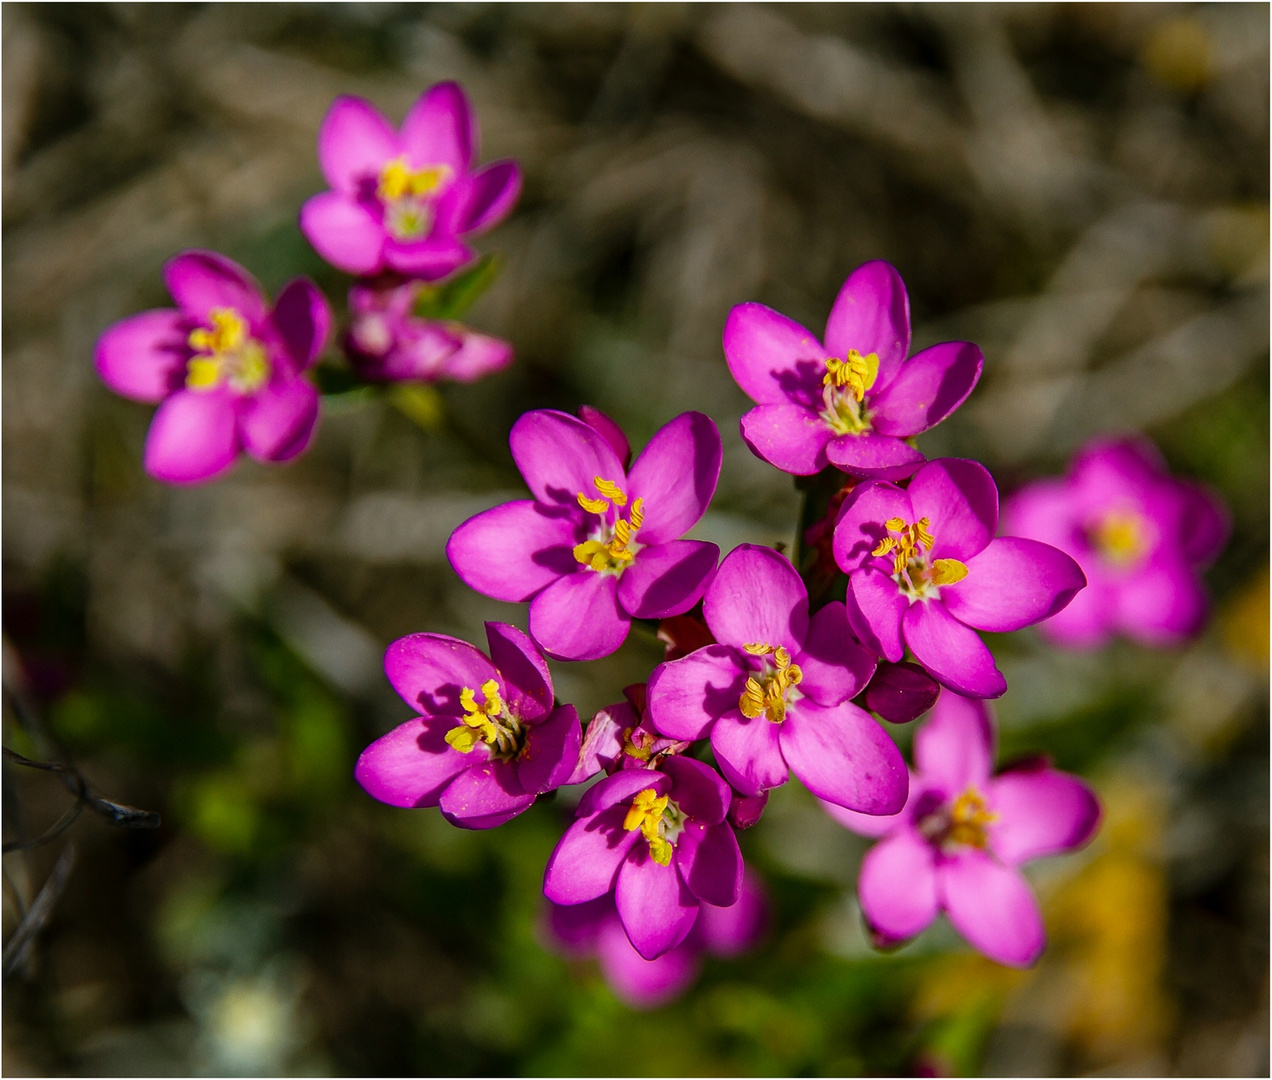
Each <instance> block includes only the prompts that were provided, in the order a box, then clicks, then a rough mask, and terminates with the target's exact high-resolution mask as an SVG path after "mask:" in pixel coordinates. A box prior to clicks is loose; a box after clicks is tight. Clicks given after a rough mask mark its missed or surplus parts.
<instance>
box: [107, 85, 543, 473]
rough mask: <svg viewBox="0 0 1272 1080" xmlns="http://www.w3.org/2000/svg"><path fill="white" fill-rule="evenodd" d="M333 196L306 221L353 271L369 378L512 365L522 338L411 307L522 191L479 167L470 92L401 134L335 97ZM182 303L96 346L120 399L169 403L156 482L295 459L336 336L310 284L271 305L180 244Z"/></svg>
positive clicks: (320, 243) (448, 98)
mask: <svg viewBox="0 0 1272 1080" xmlns="http://www.w3.org/2000/svg"><path fill="white" fill-rule="evenodd" d="M318 156H319V160H320V163H321V165H322V170H323V175H324V176H325V177H326V179H327V182H328V183H329V184H330V185H331V188H332V190H331V191H328V192H325V193H323V194H321V195H315V196H314V197H313V198H312V199H310V200H309V201H308V202H307V203H306V204H305V206H304V208H303V210H302V211H301V215H300V226H301V230H302V231H303V232H304V234H305V236H306V238H307V239H308V240H309V242H310V243H311V244H312V245H313V246H314V248H315V249H316V250H317V251H318V253H319V254H320V255H322V256H323V258H325V259H326V260H327V261H328V262H330V263H331V264H332V265H333V266H335V267H337V268H338V269H340V270H344V271H347V272H348V273H351V274H355V275H358V277H359V280H358V281H356V282H355V283H354V284H353V286H352V287H351V289H350V291H349V308H350V311H351V323H350V326H349V328H348V330H347V331H346V332H345V333H344V334H343V335H342V344H343V346H344V353H345V357H346V360H347V361H348V363H349V365H350V366H351V367H352V368H353V371H354V373H355V375H356V376H357V377H359V378H361V379H363V380H365V381H368V382H386V381H392V382H398V381H412V382H436V381H437V380H439V379H450V380H455V381H459V382H471V381H473V380H474V379H479V378H481V377H483V376H485V375H488V374H491V373H493V372H496V371H499V370H500V369H502V368H504V367H507V366H508V364H510V363H511V362H512V346H511V345H509V344H508V343H507V342H505V341H500V340H499V339H497V338H492V337H488V336H486V335H483V334H477V333H474V332H473V331H471V330H468V329H467V328H466V327H464V326H461V325H460V324H458V323H456V322H453V321H450V320H446V319H436V318H426V317H424V316H421V315H419V314H417V313H416V308H417V305H418V301H419V299H420V296H421V291H422V290H424V289H427V288H430V287H432V286H431V283H434V282H438V281H439V280H441V279H443V278H446V277H448V276H449V275H452V274H456V273H457V272H459V271H462V270H463V269H464V268H465V267H466V266H468V265H469V264H471V263H472V262H473V260H474V259H475V258H476V253H475V252H474V251H473V249H472V248H471V247H469V246H468V244H467V242H466V241H467V238H468V237H470V236H476V235H478V234H480V233H483V232H485V231H486V230H488V229H490V228H492V227H493V226H494V225H496V224H497V223H498V222H499V221H501V220H502V219H503V218H504V217H506V216H507V215H508V214H509V213H510V212H511V210H512V208H513V206H514V204H515V203H516V201H517V196H518V195H519V194H520V191H521V173H520V170H519V169H518V167H517V165H516V163H515V162H511V161H501V162H495V163H494V164H492V165H488V166H486V167H485V168H481V169H475V168H474V167H473V161H474V159H475V158H476V156H477V122H476V119H475V118H474V116H473V115H472V111H471V109H470V108H469V105H468V100H467V98H466V97H465V96H464V92H463V91H462V90H461V89H460V88H459V87H458V86H457V85H456V84H455V83H439V84H438V85H436V86H434V87H432V88H431V89H430V90H428V91H427V92H426V93H424V94H422V95H421V96H420V98H419V100H418V101H417V102H416V103H415V105H414V106H412V108H411V110H410V112H409V113H408V114H407V116H406V119H405V120H404V121H403V124H402V128H401V130H400V131H395V130H394V129H393V128H392V126H391V125H390V124H389V122H388V121H387V120H385V118H384V117H383V116H382V115H380V113H379V112H377V111H376V109H375V108H374V107H373V106H372V105H371V104H370V103H368V102H366V101H363V100H362V99H361V98H353V97H341V98H337V99H336V101H335V102H333V103H332V106H331V109H330V110H329V111H328V113H327V117H326V119H325V120H324V121H323V125H322V131H321V133H320V135H319V139H318ZM164 281H165V284H166V285H167V287H168V291H169V293H170V294H171V295H172V298H173V300H174V301H176V304H177V306H176V308H175V309H169V308H164V309H160V310H155V311H146V312H142V313H141V314H139V315H134V316H132V317H131V318H129V319H125V320H124V321H122V322H119V323H116V324H115V325H114V326H112V327H110V328H109V329H108V330H107V331H106V332H105V333H104V334H103V335H102V336H101V338H100V340H99V341H98V343H97V352H96V363H97V371H98V374H99V375H100V376H101V378H102V381H103V382H105V383H106V385H107V386H109V387H110V388H111V389H112V390H114V391H115V392H116V393H117V394H121V395H122V396H124V397H127V398H131V399H133V400H134V401H141V402H145V403H148V404H157V405H159V408H158V410H157V411H156V412H155V416H154V420H153V421H152V423H151V427H150V433H149V435H148V436H147V439H146V447H145V455H144V458H145V467H146V471H147V472H148V473H150V475H151V476H153V477H154V478H155V479H156V480H161V481H163V482H165V483H170V484H197V483H202V482H204V481H207V480H211V479H214V478H215V477H217V476H220V475H221V474H222V473H224V472H225V471H226V470H227V469H228V468H229V467H230V466H231V465H233V464H234V461H235V460H236V458H237V457H238V455H239V454H240V452H245V453H247V454H248V455H249V456H251V457H253V458H256V459H257V460H258V461H263V462H285V461H290V460H291V459H293V458H295V457H296V456H297V455H298V454H300V453H301V452H302V451H304V450H305V449H306V447H308V446H309V444H310V442H311V441H312V439H313V435H314V431H315V429H316V427H317V423H318V416H319V394H318V390H317V388H316V387H315V386H314V384H313V383H312V382H311V381H310V378H309V376H308V373H310V372H312V370H313V368H314V366H315V365H316V364H317V363H318V361H319V359H320V357H321V356H322V353H323V351H324V349H325V347H326V345H327V342H328V339H329V337H330V335H331V321H332V320H331V308H330V306H329V305H328V303H327V300H326V299H325V297H324V296H323V295H322V293H321V292H319V290H318V289H317V287H316V286H315V285H314V284H313V283H312V282H311V281H309V280H307V279H305V278H298V279H296V280H295V281H292V282H290V283H288V284H287V285H286V286H285V287H284V288H283V291H282V292H281V293H280V294H279V297H278V299H277V301H276V302H275V303H274V305H273V307H271V306H270V305H269V302H268V300H267V298H266V297H265V295H264V293H263V291H262V290H261V287H260V286H259V285H258V284H257V283H256V281H255V280H254V279H253V278H252V277H251V275H250V274H249V273H248V272H247V271H246V270H244V269H243V268H242V267H240V266H239V265H237V264H236V263H233V262H231V261H230V260H229V259H227V258H225V257H224V256H222V255H217V254H215V253H213V252H208V251H186V252H183V253H181V254H179V255H177V256H176V257H175V258H173V259H172V260H171V261H170V262H169V263H168V265H167V267H165V270H164Z"/></svg>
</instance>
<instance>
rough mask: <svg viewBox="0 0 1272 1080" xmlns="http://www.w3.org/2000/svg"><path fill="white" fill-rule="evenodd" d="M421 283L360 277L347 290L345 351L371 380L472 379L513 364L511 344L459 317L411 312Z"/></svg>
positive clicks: (422, 380) (472, 380) (361, 372)
mask: <svg viewBox="0 0 1272 1080" xmlns="http://www.w3.org/2000/svg"><path fill="white" fill-rule="evenodd" d="M419 288H420V285H419V283H418V282H414V281H405V282H403V281H393V282H390V283H388V284H387V285H382V284H380V283H370V282H361V283H359V284H357V285H354V286H353V287H352V288H351V289H350V290H349V329H348V331H347V332H346V334H345V337H344V347H345V353H346V354H347V355H348V357H349V362H350V363H351V364H352V365H353V367H354V369H355V370H356V371H357V372H358V374H359V375H361V376H362V377H363V378H364V379H370V380H372V381H375V382H437V381H439V380H442V379H446V380H449V381H451V382H475V381H476V380H477V379H480V378H483V377H484V376H486V375H491V374H493V373H494V372H496V371H501V370H502V369H503V368H506V367H507V366H508V365H509V364H511V363H512V346H511V345H510V344H509V343H508V342H506V341H501V340H500V339H499V338H495V337H489V336H488V335H486V334H478V333H476V332H475V331H473V330H469V329H468V327H466V326H463V325H461V324H460V323H457V322H452V321H449V320H440V319H424V318H420V317H419V316H417V315H415V314H414V313H413V307H414V304H415V298H416V294H417V291H418V290H419Z"/></svg>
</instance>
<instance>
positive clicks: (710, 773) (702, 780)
mask: <svg viewBox="0 0 1272 1080" xmlns="http://www.w3.org/2000/svg"><path fill="white" fill-rule="evenodd" d="M661 771H662V772H664V773H666V774H667V775H668V776H670V777H671V783H672V797H673V798H674V799H675V800H676V803H677V804H678V805H679V806H680V809H681V810H683V811H684V812H685V813H686V814H688V815H689V816H690V817H691V818H693V820H694V821H696V822H698V823H699V824H701V825H719V824H720V822H722V821H723V820H724V815H725V814H727V813H728V812H729V802H730V800H731V799H732V792H730V791H729V785H728V784H726V783H725V782H724V780H722V779H721V777H720V774H719V773H718V772H716V771H715V769H713V768H711V766H710V765H704V764H703V763H702V762H701V761H697V760H695V759H694V758H690V757H674V756H673V757H669V758H667V759H666V760H665V761H663V763H662V766H661ZM686 880H688V879H686ZM690 884H692V882H690ZM713 903H714V901H713Z"/></svg>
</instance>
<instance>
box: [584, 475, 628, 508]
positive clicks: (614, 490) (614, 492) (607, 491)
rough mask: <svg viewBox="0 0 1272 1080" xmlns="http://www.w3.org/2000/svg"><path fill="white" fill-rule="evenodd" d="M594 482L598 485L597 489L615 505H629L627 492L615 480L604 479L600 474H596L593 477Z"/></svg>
mask: <svg viewBox="0 0 1272 1080" xmlns="http://www.w3.org/2000/svg"><path fill="white" fill-rule="evenodd" d="M592 483H593V484H595V485H596V490H597V491H599V492H600V493H601V494H602V495H604V496H605V498H607V499H609V501H610V502H612V503H613V504H614V505H615V506H626V505H627V492H625V491H624V490H623V489H622V488H621V487H619V486H618V485H617V484H616V483H614V481H613V480H602V479H601V478H600V477H599V476H594V477H592Z"/></svg>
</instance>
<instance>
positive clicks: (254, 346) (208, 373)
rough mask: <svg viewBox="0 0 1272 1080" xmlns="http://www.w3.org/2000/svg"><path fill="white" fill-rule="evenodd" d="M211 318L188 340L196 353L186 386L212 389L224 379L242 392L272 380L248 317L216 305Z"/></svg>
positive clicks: (267, 364)
mask: <svg viewBox="0 0 1272 1080" xmlns="http://www.w3.org/2000/svg"><path fill="white" fill-rule="evenodd" d="M208 320H209V321H210V322H211V323H212V326H211V328H208V327H203V326H201V327H198V328H196V329H194V330H191V331H190V336H189V338H188V339H187V340H188V341H189V344H190V348H192V349H193V350H194V351H195V354H196V355H195V356H194V357H193V358H192V359H191V360H190V361H189V363H188V364H187V366H186V386H187V387H189V388H190V389H191V390H211V389H214V388H215V387H217V386H219V385H220V384H221V383H222V381H224V382H228V383H229V385H230V387H231V389H233V390H236V391H238V392H239V393H241V394H244V393H252V392H253V391H255V390H259V389H260V388H261V387H262V386H263V385H264V384H265V383H266V382H267V381H268V380H269V360H268V358H267V357H266V355H265V350H264V348H263V347H262V346H261V343H260V342H259V341H256V340H255V339H254V338H253V337H252V336H251V335H250V333H249V332H248V331H249V326H248V323H247V320H246V319H244V318H243V316H242V315H240V314H239V313H238V312H237V311H235V310H234V309H233V308H213V309H212V310H211V311H210V312H209V313H208Z"/></svg>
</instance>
